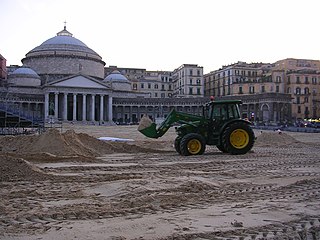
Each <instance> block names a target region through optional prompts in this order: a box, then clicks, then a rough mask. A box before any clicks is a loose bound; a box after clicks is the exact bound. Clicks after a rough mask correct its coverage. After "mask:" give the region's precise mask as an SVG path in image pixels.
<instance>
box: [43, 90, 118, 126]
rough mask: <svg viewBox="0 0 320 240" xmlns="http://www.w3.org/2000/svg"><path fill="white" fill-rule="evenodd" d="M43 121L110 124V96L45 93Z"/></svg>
mask: <svg viewBox="0 0 320 240" xmlns="http://www.w3.org/2000/svg"><path fill="white" fill-rule="evenodd" d="M44 114H45V121H46V122H48V121H54V120H61V121H73V122H76V121H82V122H100V123H103V122H111V121H112V96H110V95H104V94H91V93H90V94H87V93H68V92H62V93H61V92H47V93H45V99H44Z"/></svg>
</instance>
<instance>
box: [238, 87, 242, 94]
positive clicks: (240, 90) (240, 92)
mask: <svg viewBox="0 0 320 240" xmlns="http://www.w3.org/2000/svg"><path fill="white" fill-rule="evenodd" d="M242 93H243V92H242V87H241V86H240V87H239V94H242Z"/></svg>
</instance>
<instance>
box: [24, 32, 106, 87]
mask: <svg viewBox="0 0 320 240" xmlns="http://www.w3.org/2000/svg"><path fill="white" fill-rule="evenodd" d="M22 63H23V65H24V66H26V67H30V68H32V69H33V70H35V71H36V72H37V73H38V74H39V76H40V77H41V79H42V83H48V82H51V81H54V80H56V79H61V78H63V77H66V76H70V75H77V74H82V75H86V76H89V77H92V78H95V79H98V80H103V79H104V66H105V62H104V61H102V58H101V57H100V56H99V54H97V53H96V52H95V51H93V50H92V49H90V48H89V47H88V46H87V45H86V44H84V43H83V42H82V41H80V40H79V39H77V38H75V37H73V35H72V34H71V33H70V32H69V31H67V29H66V27H64V29H63V30H62V31H60V32H58V33H57V36H55V37H52V38H50V39H48V40H46V41H44V42H43V43H42V44H40V46H38V47H35V48H34V49H32V50H31V51H29V52H28V53H27V54H26V57H25V58H23V59H22Z"/></svg>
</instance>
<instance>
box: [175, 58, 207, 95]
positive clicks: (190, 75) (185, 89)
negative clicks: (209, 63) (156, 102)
mask: <svg viewBox="0 0 320 240" xmlns="http://www.w3.org/2000/svg"><path fill="white" fill-rule="evenodd" d="M172 82H173V97H176V98H179V97H203V96H204V82H203V67H200V66H198V65H196V64H183V65H181V66H180V67H178V68H177V69H175V70H174V71H173V73H172Z"/></svg>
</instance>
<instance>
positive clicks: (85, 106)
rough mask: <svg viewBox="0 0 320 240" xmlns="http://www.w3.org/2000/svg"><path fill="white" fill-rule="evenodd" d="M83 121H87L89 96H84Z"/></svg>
mask: <svg viewBox="0 0 320 240" xmlns="http://www.w3.org/2000/svg"><path fill="white" fill-rule="evenodd" d="M82 121H87V94H83V96H82Z"/></svg>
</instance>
